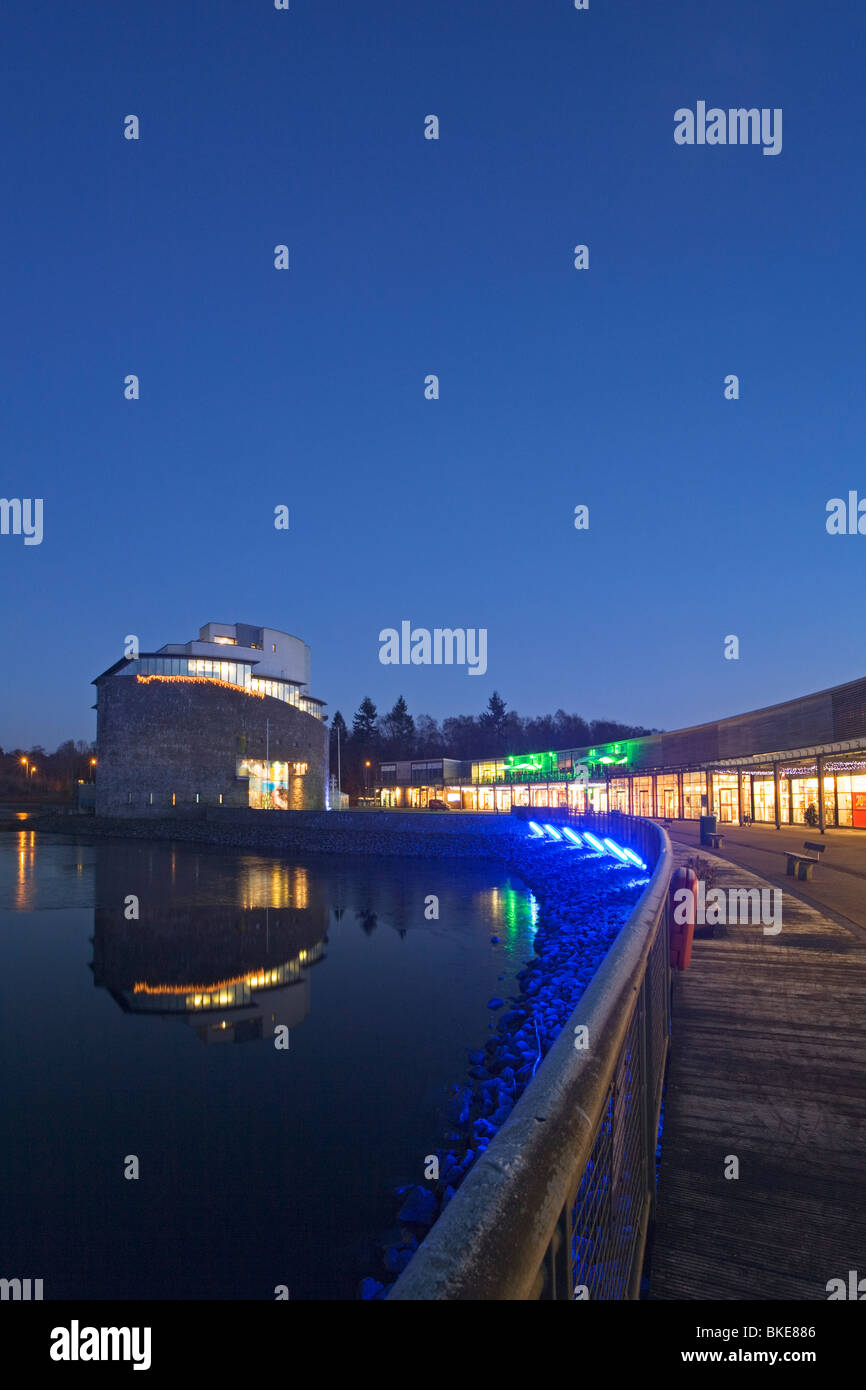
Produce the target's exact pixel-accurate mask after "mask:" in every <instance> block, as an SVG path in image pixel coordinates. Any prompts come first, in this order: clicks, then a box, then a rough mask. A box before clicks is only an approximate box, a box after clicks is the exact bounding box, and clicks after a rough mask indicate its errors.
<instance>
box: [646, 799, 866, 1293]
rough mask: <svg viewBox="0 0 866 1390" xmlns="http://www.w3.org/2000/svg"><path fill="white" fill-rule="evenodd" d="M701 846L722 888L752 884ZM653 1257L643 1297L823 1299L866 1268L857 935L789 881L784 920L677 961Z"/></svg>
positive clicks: (682, 853)
mask: <svg viewBox="0 0 866 1390" xmlns="http://www.w3.org/2000/svg"><path fill="white" fill-rule="evenodd" d="M680 824H682V822H680ZM674 833H676V827H675V829H674ZM733 833H734V836H735V837H736V840H737V844H736V846H732V849H731V852H732V853H733V852H734V850H735V849H736V852H737V853H740V852H741V853H742V855H743V857H745V856H746V854H758V855H759V854H765V853H766V852H767V851H766V850H764V849H763V848H762V846H761V845H751V844H749V845H746V847H745V848H743V849H742V850H741V848H740V845H739V840H740V838H743V839H745V837H747V836H750V835H752V834H753V832H752V831H750V830H748V829H745V830H740V829H739V828H736V829H735V830H734V832H733ZM761 833H762V832H758V834H761ZM770 833H772V834H774V835H776V842H777V843H778V844H780V845H781V843H784V841H783V840H782V838H781V837H782V836H784V835H785V834H786V833H787V832H784V831H783V832H781V834H779V833H778V832H763V834H770ZM796 834H797V836H799V838H800V839H801V840H802V838H803V833H802V831H801V830H798V831H797V832H796ZM754 838H755V839H757V835H755V836H754ZM809 838H811V835H809ZM828 838H829V837H828ZM728 844H730V841H728V842H726V847H725V852H726V853H727V850H728ZM674 851H675V856H676V859H677V862H678V863H684V862H685V861H686V859H688V858H689V857H690V856H692V855H694V854H695V852H696V851H695V848H694V847H693V846H691V845H686V844H683V843H681V842H679V843H674ZM778 852H779V851H778V849H777V850H776V853H777V854H778ZM859 852H860V851H855V853H859ZM831 853H833V847H832V841H831V848H829V849H828V850H827V854H828V855H829V854H831ZM700 854H701V856H702V857H703V858H705V859H707V860H709V861H710V862H711V863H712V864H714V865H715V868H716V870H717V872H718V875H719V880H718V886H719V887H723V888H727V887H745V888H749V887H760V886H761V883H762V880H761V879H758V878H756V877H755V876H754V875H753V874H751V873H749V872H747V871H746V870H744V869H742V868H740V867H738V866H736V865H733V864H731V863H730V862H727V861H725V860H722V859H721V858H720V857H719V856H717V855H712V854H709V853H707V852H706V851H704V850H701V851H700ZM840 857H841V856H840ZM782 864H783V866H784V860H782ZM817 872H819V870H817V869H816V873H817ZM781 881H782V882H784V868H783V873H782V880H781ZM790 882H791V881H790V879H789V880H788V884H790ZM765 886H766V883H765ZM812 886H813V885H812V884H810V883H806V884H802V885H801V884H798V885H797V887H798V889H799V888H803V889H810V888H811V887H812ZM816 886H817V885H816ZM848 906H849V908H850V906H851V904H850V902H849V903H848ZM860 916H861V917H863V916H864V913H863V908H862V906H861V908H860ZM730 1155H734V1156H735V1157H736V1158H737V1159H738V1160H739V1177H738V1178H737V1179H733V1178H726V1177H725V1166H726V1163H727V1162H728V1159H729V1156H730ZM651 1259H652V1263H651V1271H650V1295H649V1296H650V1298H654V1299H688V1300H693V1299H714V1298H719V1299H822V1300H823V1299H826V1298H827V1287H826V1286H827V1282H828V1281H829V1280H830V1279H835V1278H840V1279H844V1280H846V1281H847V1278H848V1271H849V1270H852V1269H856V1270H858V1272H859V1277H860V1278H863V1277H866V937H864V936H863V935H862V934H861V932H860V931H859V930H858V929H857V928H853V927H846V926H843V925H840V923H839V922H837V921H834V920H830V919H829V918H828V917H827V916H826V915H825V914H823V913H821V912H820V911H818V910H817V909H816V908H815V907H813V906H811V905H810V904H807V903H805V902H803V901H802V899H800V898H799V897H793V896H791V895H790V894H788V893H787V892H786V893H785V895H784V897H783V900H782V931H781V933H780V934H779V935H777V936H768V935H764V933H763V930H762V927H761V925H760V924H756V925H745V926H728V927H727V928H726V929H725V934H724V935H720V936H718V937H716V938H713V939H707V940H704V939H696V941H695V944H694V950H693V954H692V961H691V965H690V966H689V968H688V970H686V971H685V972H683V973H682V974H679V973H678V974H677V975H676V976H675V979H674V1000H673V1048H672V1054H671V1063H670V1070H669V1076H668V1085H667V1092H666V1101H665V1126H664V1132H663V1136H662V1161H661V1171H660V1179H659V1197H658V1211H657V1221H656V1228H655V1233H654V1240H653V1246H652V1253H651Z"/></svg>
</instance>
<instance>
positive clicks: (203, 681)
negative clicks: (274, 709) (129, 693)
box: [135, 676, 265, 700]
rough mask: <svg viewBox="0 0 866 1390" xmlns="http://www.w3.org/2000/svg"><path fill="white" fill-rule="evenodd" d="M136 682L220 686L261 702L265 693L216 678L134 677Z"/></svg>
mask: <svg viewBox="0 0 866 1390" xmlns="http://www.w3.org/2000/svg"><path fill="white" fill-rule="evenodd" d="M135 679H136V680H137V681H141V683H142V685H147V684H148V683H149V682H150V681H186V682H187V684H189V685H221V686H223V687H224V688H225V689H226V690H236V691H237V692H238V694H241V695H255V696H256V698H257V699H259V700H263V699H264V698H265V692H264V691H263V690H254V689H253V688H252V686H250V685H233V684H232V682H231V681H223V680H220V679H219V677H218V676H136V678H135Z"/></svg>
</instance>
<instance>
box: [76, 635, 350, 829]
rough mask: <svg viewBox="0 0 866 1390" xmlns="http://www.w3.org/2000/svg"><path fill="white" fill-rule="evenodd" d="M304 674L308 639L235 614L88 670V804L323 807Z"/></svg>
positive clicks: (115, 809) (320, 735)
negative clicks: (92, 797) (188, 638)
mask: <svg viewBox="0 0 866 1390" xmlns="http://www.w3.org/2000/svg"><path fill="white" fill-rule="evenodd" d="M309 680H310V649H309V647H308V646H307V645H306V643H304V642H302V641H300V639H299V638H297V637H290V636H289V635H288V634H287V633H284V632H277V631H276V630H275V629H273V628H255V627H250V626H249V625H247V624H245V623H231V624H230V623H208V624H207V625H206V626H205V627H203V628H202V629H201V632H200V633H199V636H198V639H197V640H195V641H192V642H186V643H184V644H182V645H177V644H175V645H171V644H169V645H168V646H165V647H160V649H159V651H156V652H142V653H140V655H139V656H137V657H129V658H126V657H125V658H123V659H122V660H121V661H118V662H116V663H115V664H114V666H111V667H110V668H109V669H108V670H107V671H104V672H103V673H102V675H101V676H97V678H96V680H95V681H94V685H95V686H96V688H97V706H96V708H97V746H98V776H97V780H96V813H97V815H103V816H142V815H145V816H147V815H159V816H164V815H171V814H175V815H180V814H186V815H190V814H196V811H195V808H196V807H199V808H201V809H200V810H199V812H198V814H202V815H205V814H207V808H208V807H217V806H226V807H236V808H238V807H254V808H256V809H277V810H308V809H309V810H318V809H322V808H323V807H324V806H325V805H326V804H327V786H328V734H327V729H326V728H325V725H324V716H323V714H322V701H321V700H319V699H317V698H315V697H314V696H312V695H311V694H310V686H309Z"/></svg>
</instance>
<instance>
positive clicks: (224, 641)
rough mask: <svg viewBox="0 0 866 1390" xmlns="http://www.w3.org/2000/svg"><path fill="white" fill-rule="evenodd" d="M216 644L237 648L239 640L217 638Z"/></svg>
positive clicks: (215, 639) (234, 638)
mask: <svg viewBox="0 0 866 1390" xmlns="http://www.w3.org/2000/svg"><path fill="white" fill-rule="evenodd" d="M213 640H214V642H218V643H219V645H220V646H221V647H236V646H237V644H238V639H237V638H236V637H215V638H214V639H213Z"/></svg>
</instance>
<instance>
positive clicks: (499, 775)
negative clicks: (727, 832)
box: [377, 679, 866, 828]
mask: <svg viewBox="0 0 866 1390" xmlns="http://www.w3.org/2000/svg"><path fill="white" fill-rule="evenodd" d="M819 787H820V792H819ZM377 800H378V801H379V803H380V804H381V805H383V806H388V807H394V808H404V807H406V808H412V807H424V806H427V805H428V804H429V803H430V802H431V801H434V800H438V801H444V802H445V804H446V805H447V806H449V807H450V808H451V809H452V810H456V811H460V810H463V811H506V812H507V811H510V810H511V809H512V807H517V806H525V807H539V808H543V807H551V806H553V807H555V806H561V807H571V808H572V809H573V810H577V811H582V810H585V809H586V808H588V807H589V808H592V809H595V810H597V811H599V810H601V811H603V810H608V809H610V810H617V811H625V812H629V813H631V814H632V815H638V816H657V817H665V818H671V819H687V820H695V819H697V818H698V817H699V816H700V815H702V814H704V813H710V814H715V815H716V816H717V817H718V818H719V820H721V821H725V822H730V823H734V824H736V823H739V822H740V821H742V820H743V819H744V818H746V817H751V818H752V819H753V820H754V821H756V822H759V821H763V822H764V823H769V824H775V825H787V824H804V823H806V816H807V811H808V809H809V807H810V806H811V807H814V814H815V816H816V817H818V819H819V820H820V821H821V822H822V823H823V824H825V825H832V826H835V825H839V826H846V825H849V826H857V827H863V828H866V679H863V680H858V681H851V682H849V684H847V685H841V686H836V687H834V688H833V689H831V690H823V691H820V692H819V693H818V694H816V695H806V696H803V697H802V698H801V699H797V700H789V701H787V702H786V703H785V704H781V705H771V706H770V707H769V708H767V709H762V710H756V711H753V712H752V713H749V714H741V715H735V716H734V717H732V718H730V719H720V720H718V721H717V722H716V723H713V724H701V725H698V726H697V727H695V728H691V729H679V730H676V731H675V732H672V733H661V734H651V735H649V736H647V737H645V738H633V739H624V740H622V741H620V742H619V743H608V744H599V745H598V746H595V747H584V748H569V749H566V750H565V751H561V752H547V753H524V754H513V755H510V756H507V757H502V758H498V759H492V758H488V759H478V760H477V761H466V762H458V761H457V760H455V759H449V758H444V759H443V758H439V759H438V760H432V761H431V760H423V761H420V762H419V761H416V762H391V763H382V764H381V765H380V769H379V785H378V788H377Z"/></svg>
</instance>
